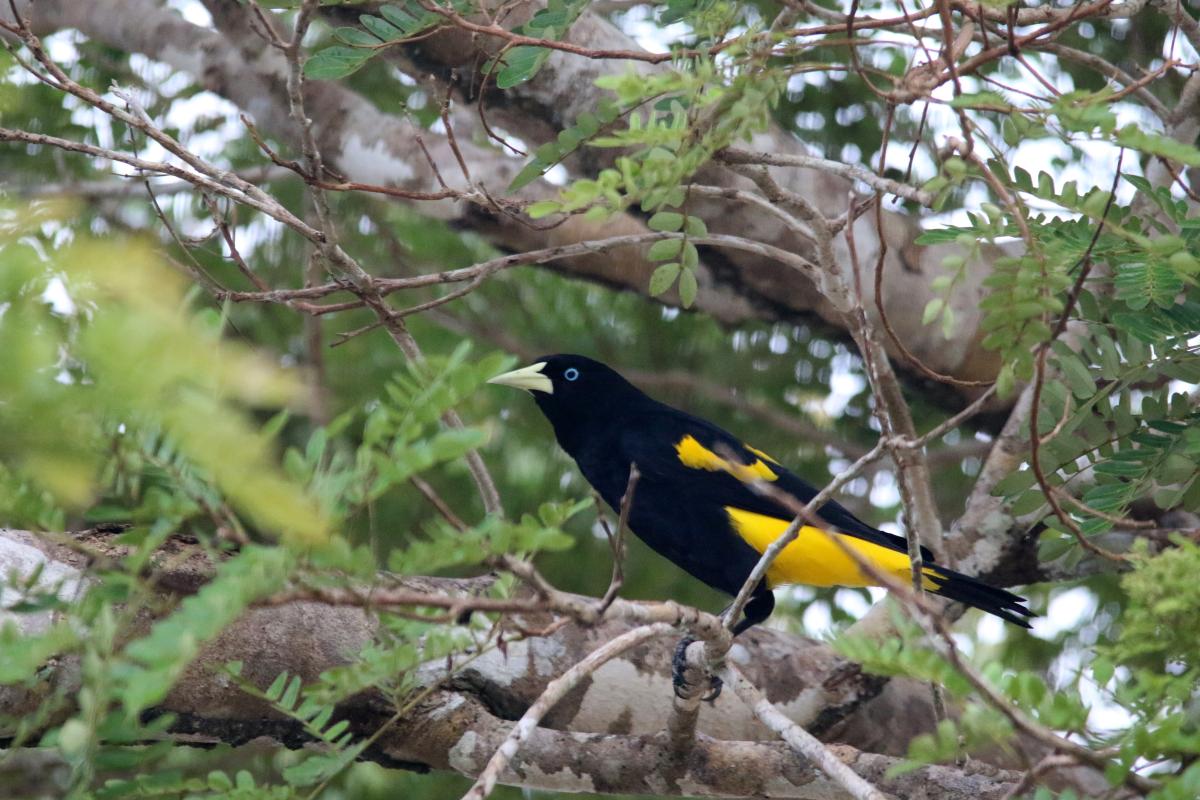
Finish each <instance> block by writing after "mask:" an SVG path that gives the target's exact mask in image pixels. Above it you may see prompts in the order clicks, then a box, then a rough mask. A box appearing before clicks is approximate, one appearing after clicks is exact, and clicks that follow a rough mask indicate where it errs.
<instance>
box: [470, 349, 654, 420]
mask: <svg viewBox="0 0 1200 800" xmlns="http://www.w3.org/2000/svg"><path fill="white" fill-rule="evenodd" d="M488 383H496V384H500V385H501V386H512V387H514V388H517V389H526V390H528V391H529V393H530V394H532V395H533V399H534V400H536V401H537V404H538V407H539V408H541V410H542V413H543V414H545V415H546V417H547V418H548V419H549V420H550V422H551V423H553V425H554V427H555V429H556V431H558V432H559V433H562V432H563V428H572V427H574V426H576V425H578V424H581V423H584V422H591V421H595V420H597V419H598V418H603V417H606V416H608V415H609V414H611V413H613V412H616V413H620V412H621V410H623V409H625V408H627V407H628V404H629V403H631V402H639V401H640V400H643V399H645V395H643V394H642V393H641V392H640V391H638V389H637V388H636V387H634V385H633V384H631V383H630V382H629V381H627V380H625V379H624V378H622V377H621V376H620V375H619V374H617V372H616V370H614V369H612V368H610V367H608V366H606V365H604V364H601V363H600V362H599V361H595V360H593V359H590V358H587V357H585V356H577V355H570V354H558V355H552V356H543V357H541V358H539V359H537V360H536V361H534V362H533V363H532V364H530V365H529V366H527V367H521V368H520V369H514V370H513V371H512V372H505V373H504V374H503V375H497V376H496V377H494V378H492V379H491V380H489V381H488Z"/></svg>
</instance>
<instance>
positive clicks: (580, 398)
mask: <svg viewBox="0 0 1200 800" xmlns="http://www.w3.org/2000/svg"><path fill="white" fill-rule="evenodd" d="M489 382H490V383H497V384H501V385H504V386H512V387H516V388H518V389H527V390H529V392H530V393H531V394H532V395H533V398H534V400H535V401H536V402H537V404H538V407H539V408H540V409H541V411H542V413H543V414H544V415H545V416H546V418H547V419H548V420H549V421H550V424H551V425H552V426H553V428H554V435H555V437H556V438H557V439H558V443H559V445H561V446H562V448H563V450H565V451H567V453H568V454H569V455H570V456H571V457H572V458H574V459H575V463H576V464H578V465H579V469H580V471H581V472H582V473H583V476H584V477H585V478H586V479H587V481H588V483H590V484H591V485H592V486H593V487H594V488H595V489H596V491H597V492H599V494H600V496H601V497H603V498H604V501H605V502H606V503H608V504H609V505H610V506H612V507H613V508H614V509H618V508H620V505H621V498H622V496H623V495H624V494H625V489H626V487H627V485H628V482H629V474H630V466H631V465H632V464H636V465H637V469H638V472H639V473H640V478H639V479H638V483H637V485H636V487H635V491H634V494H633V501H632V504H631V505H630V507H629V529H630V530H631V531H633V533H634V534H636V535H637V536H638V537H639V538H640V539H641V540H642V541H644V542H645V543H646V544H647V545H649V546H650V547H651V548H652V549H653V550H655V551H656V552H658V553H659V554H660V555H662V556H664V557H666V558H667V559H669V560H670V561H673V562H674V563H675V564H677V565H678V566H680V567H681V568H683V569H684V570H685V571H687V572H688V573H689V574H691V575H692V576H693V577H695V578H697V579H698V580H700V581H703V582H704V583H706V584H708V585H709V586H711V587H713V588H714V589H718V590H720V591H722V592H726V593H728V594H730V595H736V594H737V592H738V591H739V590H740V589H741V587H742V584H744V583H745V582H746V579H747V578H748V577H749V576H750V572H751V570H753V569H754V565H755V564H756V563H757V562H758V560H759V557H760V556H761V555H762V553H763V551H764V550H765V549H766V548H767V546H768V545H770V544H771V542H773V541H774V540H775V539H777V538H778V537H779V536H780V535H781V534H782V533H783V532H784V530H785V529H786V528H787V527H788V525H789V524H790V523H791V521H792V519H793V518H794V517H795V514H793V513H792V512H791V511H789V510H788V508H787V507H785V505H784V504H782V503H780V502H779V501H777V500H774V499H772V498H771V494H774V493H775V492H784V493H787V494H788V495H791V497H792V498H794V500H795V501H796V502H797V503H807V502H808V501H809V500H811V499H812V498H813V497H815V496H816V494H817V490H816V489H815V488H813V487H812V486H811V485H809V484H808V483H806V482H805V481H803V480H802V479H800V478H799V477H797V476H796V475H794V474H792V473H791V472H789V471H788V470H787V469H785V468H784V467H783V466H782V465H781V464H780V463H779V462H778V461H776V460H775V459H773V458H771V457H770V456H768V455H767V454H765V453H763V452H762V451H760V450H756V449H755V448H753V447H750V446H748V445H746V444H744V443H742V442H741V441H740V440H738V439H737V437H735V436H733V435H732V434H730V433H728V432H726V431H724V430H722V429H721V428H719V427H717V426H716V425H714V424H713V423H711V422H708V421H707V420H703V419H700V418H699V417H695V416H693V415H691V414H688V413H686V412H683V411H680V410H679V409H676V408H672V407H671V406H668V405H666V404H665V403H660V402H658V401H657V400H654V399H653V398H651V397H649V396H648V395H646V394H645V393H643V392H642V391H641V390H639V389H638V388H637V387H636V386H634V385H633V384H631V383H630V382H629V381H627V380H625V379H624V378H623V377H621V376H620V375H619V374H617V372H616V371H615V370H613V369H611V368H610V367H608V366H606V365H604V364H601V363H600V362H599V361H594V360H592V359H590V358H586V357H584V356H578V355H561V354H560V355H551V356H545V357H543V358H539V359H537V361H535V362H534V363H533V364H530V365H529V366H527V367H523V368H521V369H517V370H514V371H512V372H506V373H504V374H503V375H497V376H496V377H494V378H492V379H491V381H489ZM758 481H763V482H766V483H767V484H769V485H770V486H771V487H772V489H773V490H775V491H774V492H770V493H762V492H759V491H756V490H755V488H754V484H755V483H756V482H758ZM817 516H818V517H819V518H820V519H822V520H824V521H825V522H827V523H829V531H826V530H823V529H821V528H818V527H815V526H811V525H805V526H803V527H802V528H801V529H800V533H799V535H798V536H797V537H796V539H795V540H794V541H793V542H792V543H791V544H789V545H788V546H787V547H785V548H784V549H783V551H782V552H781V553H780V554H779V556H778V557H777V558H776V559H775V561H774V562H773V563H772V565H771V567H770V568H769V569H768V570H767V574H766V577H765V579H764V580H763V581H762V582H761V583H759V585H758V586H757V587H755V590H754V593H753V594H752V595H751V597H750V600H749V602H748V603H747V604H746V608H745V612H744V615H743V618H742V619H741V620H738V622H737V624H736V625H735V627H734V629H733V632H734V635H737V634H738V633H741V632H742V631H744V630H746V629H747V628H750V627H752V626H753V625H756V624H758V623H760V622H762V621H763V620H765V619H767V617H769V616H770V615H771V612H772V611H773V610H774V608H775V595H774V594H773V593H772V591H771V590H772V589H773V588H775V587H777V586H782V585H787V584H805V585H808V586H874V585H878V582H877V581H876V580H874V579H872V578H871V577H870V576H869V575H867V574H864V572H863V571H862V570H861V569H860V567H859V565H858V563H857V562H856V561H855V559H854V557H853V556H850V555H848V554H847V553H846V552H845V549H844V548H850V549H852V550H854V551H855V552H856V553H857V554H858V555H859V556H860V557H862V558H863V559H865V560H866V561H867V562H868V563H870V564H872V565H873V566H874V568H875V569H876V570H878V571H879V572H882V573H885V574H889V575H895V576H896V577H897V578H898V579H900V580H904V581H908V580H910V577H909V576H910V575H911V569H912V567H911V564H910V561H909V557H908V548H907V543H906V542H905V540H904V537H902V536H897V535H895V534H892V533H886V532H884V531H881V530H877V529H876V528H873V527H871V526H870V525H868V524H866V523H865V522H863V521H862V520H860V519H858V517H856V516H854V515H853V514H851V513H850V511H849V510H847V509H846V508H845V507H844V506H842V505H841V504H840V503H838V502H836V501H833V500H830V501H829V502H827V503H825V505H823V506H821V508H820V510H819V511H818V512H817ZM835 538H836V539H837V540H838V541H834V540H835ZM839 542H840V544H839ZM921 556H922V559H923V562H924V563H923V566H922V568H921V569H922V573H923V576H924V577H923V580H924V585H925V588H926V590H928V591H929V592H931V593H932V594H935V595H939V596H941V597H946V598H949V599H951V600H957V601H958V602H960V603H965V604H966V605H968V606H973V607H975V608H979V609H982V610H984V611H986V612H988V613H989V614H994V615H996V616H997V617H1000V618H1001V619H1004V620H1007V621H1008V622H1012V623H1014V624H1016V625H1020V626H1022V627H1025V628H1028V627H1029V623H1028V622H1026V621H1025V618H1026V617H1031V616H1034V614H1033V612H1031V611H1030V610H1029V609H1028V608H1026V607H1025V606H1024V605H1023V603H1024V602H1025V600H1024V598H1022V597H1018V596H1017V595H1015V594H1013V593H1012V592H1008V591H1005V590H1004V589H997V588H995V587H992V586H989V585H987V584H986V583H983V582H982V581H979V580H976V579H975V578H972V577H970V576H967V575H963V574H961V573H958V572H955V571H953V570H950V569H947V568H945V567H942V566H939V565H937V564H936V563H934V562H933V559H932V554H931V553H930V552H929V551H928V550H927V549H926V548H924V547H922V548H921ZM684 646H686V645H684ZM679 655H681V651H680V652H677V656H679ZM680 668H681V665H680V663H679V662H678V659H677V663H676V679H677V684H678V680H679V678H680V673H679V670H680Z"/></svg>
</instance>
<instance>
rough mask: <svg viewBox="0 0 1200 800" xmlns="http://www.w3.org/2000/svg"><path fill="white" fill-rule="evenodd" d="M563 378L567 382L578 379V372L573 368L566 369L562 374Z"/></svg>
mask: <svg viewBox="0 0 1200 800" xmlns="http://www.w3.org/2000/svg"><path fill="white" fill-rule="evenodd" d="M563 377H564V378H566V379H567V380H569V381H573V380H575V379H576V378H578V377H579V370H577V369H575V368H574V367H567V369H566V371H565V372H563Z"/></svg>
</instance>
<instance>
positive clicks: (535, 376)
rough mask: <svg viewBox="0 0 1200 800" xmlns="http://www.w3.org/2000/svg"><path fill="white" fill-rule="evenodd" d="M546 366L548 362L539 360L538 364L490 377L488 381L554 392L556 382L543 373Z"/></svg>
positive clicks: (548, 392) (537, 390)
mask: <svg viewBox="0 0 1200 800" xmlns="http://www.w3.org/2000/svg"><path fill="white" fill-rule="evenodd" d="M545 368H546V362H545V361H539V362H537V363H536V364H530V365H529V366H528V367H521V368H520V369H514V370H513V371H512V372H505V373H504V374H502V375H497V376H496V377H494V378H491V379H489V380H488V383H496V384H499V385H501V386H511V387H513V388H514V389H527V390H528V391H531V392H545V393H546V394H554V384H553V383H552V382H551V380H550V379H549V378H548V377H546V376H545V375H543V374H542V370H544V369H545Z"/></svg>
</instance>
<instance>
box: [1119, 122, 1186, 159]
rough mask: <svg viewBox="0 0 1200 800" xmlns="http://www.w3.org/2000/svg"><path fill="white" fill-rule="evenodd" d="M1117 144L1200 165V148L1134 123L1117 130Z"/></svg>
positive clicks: (1153, 154)
mask: <svg viewBox="0 0 1200 800" xmlns="http://www.w3.org/2000/svg"><path fill="white" fill-rule="evenodd" d="M1117 144H1119V145H1121V146H1122V147H1131V148H1133V149H1134V150H1140V151H1141V152H1143V153H1147V154H1149V155H1152V156H1161V157H1162V158H1166V159H1169V160H1171V161H1178V162H1179V163H1181V164H1187V165H1188V166H1189V167H1200V150H1197V149H1196V148H1195V147H1192V146H1191V145H1189V144H1184V143H1183V142H1180V141H1178V140H1176V139H1172V138H1171V137H1169V136H1162V135H1161V134H1157V133H1151V132H1149V131H1146V130H1144V129H1143V128H1142V127H1141V126H1140V125H1136V124H1134V123H1130V124H1128V125H1126V126H1125V127H1124V128H1121V129H1120V130H1119V131H1117Z"/></svg>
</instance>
